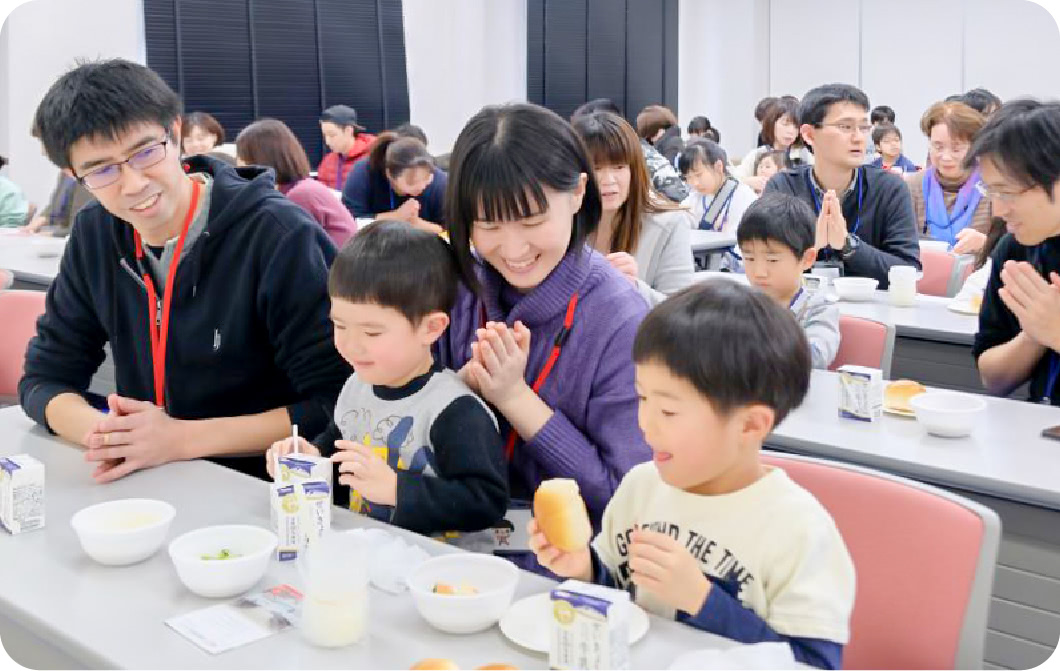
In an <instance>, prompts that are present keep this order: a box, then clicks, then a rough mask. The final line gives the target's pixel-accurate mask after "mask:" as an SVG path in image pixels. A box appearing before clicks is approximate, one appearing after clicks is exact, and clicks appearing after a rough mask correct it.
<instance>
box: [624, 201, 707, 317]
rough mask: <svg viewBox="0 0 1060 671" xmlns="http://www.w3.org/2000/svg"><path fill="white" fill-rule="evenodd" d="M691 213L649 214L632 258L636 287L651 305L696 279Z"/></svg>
mask: <svg viewBox="0 0 1060 671" xmlns="http://www.w3.org/2000/svg"><path fill="white" fill-rule="evenodd" d="M692 225H693V221H692V215H691V213H690V212H689V211H688V210H683V209H682V210H673V211H668V212H659V213H657V214H646V215H644V218H643V220H642V222H641V226H642V228H641V232H640V241H639V242H638V243H637V250H636V252H635V253H634V254H633V258H634V259H635V260H636V261H637V275H638V276H639V278H640V279H638V280H637V290H638V291H639V292H640V295H641V296H644V300H646V301H648V306H649V307H654V306H656V305H658V304H659V303H661V302H663V301H664V300H666V297H667V296H669V295H670V294H672V293H674V292H676V291H680V290H681V289H684V288H685V287H687V286H688V285H690V284H692V283H693V282H694V281H695V272H696V271H695V266H694V265H693V262H692V235H691V230H692Z"/></svg>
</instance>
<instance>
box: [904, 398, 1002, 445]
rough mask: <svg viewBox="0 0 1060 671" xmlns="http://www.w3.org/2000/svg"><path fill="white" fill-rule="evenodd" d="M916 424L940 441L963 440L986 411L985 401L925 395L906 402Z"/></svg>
mask: <svg viewBox="0 0 1060 671" xmlns="http://www.w3.org/2000/svg"><path fill="white" fill-rule="evenodd" d="M909 405H910V406H912V408H913V412H915V413H916V419H917V421H918V422H920V423H921V424H923V425H924V428H925V429H927V432H928V433H930V434H932V435H934V436H940V437H942V438H963V437H964V436H967V435H968V434H970V433H971V432H972V427H973V426H974V424H975V418H976V416H977V415H979V414H981V413H982V412H983V411H984V410H986V401H985V400H984V399H982V398H980V397H978V396H975V395H974V394H961V393H958V392H954V391H928V392H927V393H925V394H917V395H916V396H914V397H912V398H911V399H909Z"/></svg>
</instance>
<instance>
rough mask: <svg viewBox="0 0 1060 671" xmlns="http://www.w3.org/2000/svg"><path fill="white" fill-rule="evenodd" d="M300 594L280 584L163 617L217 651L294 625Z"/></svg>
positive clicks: (208, 649) (204, 646)
mask: <svg viewBox="0 0 1060 671" xmlns="http://www.w3.org/2000/svg"><path fill="white" fill-rule="evenodd" d="M301 600H302V595H301V593H299V592H298V591H296V590H294V589H292V588H290V587H288V586H287V585H280V586H278V587H274V588H272V589H270V590H266V591H265V592H261V593H258V594H250V595H247V596H245V597H243V598H241V599H239V600H237V601H234V602H232V603H222V604H218V605H216V606H210V607H208V608H203V609H201V610H196V611H192V612H190V613H187V614H185V615H178V616H177V617H173V618H170V619H168V620H166V624H167V625H168V626H169V627H170V628H172V629H173V630H174V631H176V632H177V633H178V634H180V635H181V636H183V637H185V638H186V639H188V640H189V641H191V642H192V643H194V644H195V645H197V646H199V647H200V648H202V649H203V650H205V651H206V652H208V653H210V654H212V655H216V654H219V653H222V652H225V651H227V650H232V649H233V648H238V647H240V646H243V645H246V644H247V643H253V642H254V641H260V640H261V639H263V638H266V637H268V636H271V635H273V634H278V633H279V632H281V631H284V630H286V629H289V628H290V627H292V626H294V624H295V621H296V619H297V608H298V605H299V604H300V603H301Z"/></svg>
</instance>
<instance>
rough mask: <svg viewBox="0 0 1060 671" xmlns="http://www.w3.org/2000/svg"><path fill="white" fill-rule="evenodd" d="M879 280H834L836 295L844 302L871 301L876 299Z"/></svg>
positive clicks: (865, 278)
mask: <svg viewBox="0 0 1060 671" xmlns="http://www.w3.org/2000/svg"><path fill="white" fill-rule="evenodd" d="M879 285H880V282H879V280H877V279H874V278H872V277H837V278H835V279H833V280H832V286H833V287H834V288H835V292H836V295H838V296H839V298H840V299H841V300H844V301H871V300H873V299H874V298H875V297H876V287H878V286H879Z"/></svg>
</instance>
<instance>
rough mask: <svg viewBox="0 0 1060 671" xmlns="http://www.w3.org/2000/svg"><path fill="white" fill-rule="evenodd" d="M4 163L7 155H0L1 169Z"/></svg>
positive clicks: (5, 163)
mask: <svg viewBox="0 0 1060 671" xmlns="http://www.w3.org/2000/svg"><path fill="white" fill-rule="evenodd" d="M6 165H7V157H6V156H0V170H3V169H4V166H6Z"/></svg>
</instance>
